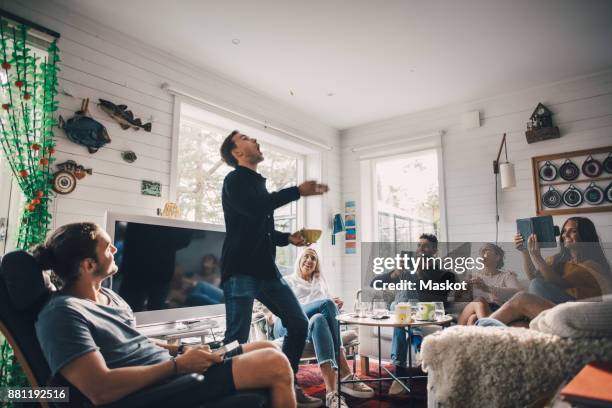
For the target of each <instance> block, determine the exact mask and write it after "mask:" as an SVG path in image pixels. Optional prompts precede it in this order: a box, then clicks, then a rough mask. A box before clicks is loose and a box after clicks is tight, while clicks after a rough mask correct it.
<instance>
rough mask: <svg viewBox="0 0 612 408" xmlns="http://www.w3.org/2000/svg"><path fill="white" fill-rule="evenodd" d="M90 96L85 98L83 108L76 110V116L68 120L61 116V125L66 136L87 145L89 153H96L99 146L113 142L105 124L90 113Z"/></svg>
mask: <svg viewBox="0 0 612 408" xmlns="http://www.w3.org/2000/svg"><path fill="white" fill-rule="evenodd" d="M88 106H89V98H88V99H83V103H82V104H81V110H79V111H77V112H75V114H74V116H73V117H72V118H70V119H68V120H67V121H64V118H62V117H61V116H60V117H59V127H60V129H64V132H66V136H68V139H70V140H71V141H72V142H74V143H77V144H80V145H83V146H85V147H87V150H88V151H89V153H95V152H97V151H98V149H99V148H101V147H102V146H104V145H105V144H107V143H110V142H111V138H110V136H109V135H108V132H107V131H106V128H105V127H104V125H102V124H101V123H100V122H98V121H97V120H95V119H93V118H92V117H91V116H90V115H89V111H88V110H87V107H88Z"/></svg>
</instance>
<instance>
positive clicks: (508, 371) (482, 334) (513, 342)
mask: <svg viewBox="0 0 612 408" xmlns="http://www.w3.org/2000/svg"><path fill="white" fill-rule="evenodd" d="M421 352H422V354H421V355H422V358H423V368H424V369H425V370H426V371H427V372H428V375H429V380H428V385H427V387H428V392H430V393H433V394H432V395H433V396H434V398H435V400H436V401H437V402H438V403H440V404H441V405H442V406H443V407H445V408H465V407H496V408H504V407H525V406H528V405H529V404H530V403H533V402H534V401H536V400H538V399H540V398H542V397H543V396H545V395H551V396H552V394H554V392H555V391H556V390H557V388H558V387H559V386H560V385H561V383H562V382H563V380H565V379H567V378H570V377H572V376H573V375H575V374H576V373H577V372H578V371H580V369H581V368H582V367H583V366H584V365H585V364H586V363H588V362H590V361H593V360H606V361H612V341H611V340H610V339H609V338H608V339H564V338H561V337H559V336H555V335H551V334H546V333H540V332H537V331H535V330H529V329H522V328H511V327H508V328H492V327H474V326H469V327H466V326H461V327H459V326H455V327H451V328H449V329H446V330H442V331H440V332H437V333H435V334H433V335H430V336H427V337H425V339H424V340H423V345H422V348H421Z"/></svg>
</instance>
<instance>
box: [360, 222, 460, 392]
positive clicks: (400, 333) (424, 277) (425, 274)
mask: <svg viewBox="0 0 612 408" xmlns="http://www.w3.org/2000/svg"><path fill="white" fill-rule="evenodd" d="M437 253H438V238H437V237H436V236H435V235H433V234H422V235H421V236H420V237H419V242H418V243H417V250H416V256H417V257H420V256H422V257H423V258H424V260H425V259H428V258H432V257H434V256H436V254H437ZM431 263H432V264H433V267H431V268H421V267H420V265H422V264H423V263H421V264H419V268H418V269H417V270H416V271H409V270H398V269H396V270H393V271H391V272H388V273H385V274H381V275H378V276H376V277H375V278H374V280H380V281H381V282H383V283H391V282H400V281H401V280H407V281H411V282H415V283H416V288H417V289H416V290H405V291H400V292H397V293H396V295H395V302H394V303H396V304H397V303H399V302H407V301H409V300H417V299H418V301H419V302H444V303H445V305H446V303H447V301H448V295H449V291H448V290H427V289H420V284H419V282H420V281H430V280H431V281H432V282H435V283H445V282H448V283H455V281H456V278H455V274H454V273H452V272H449V271H445V270H443V269H439V268H437V267H436V266H435V264H436V262H431ZM374 280H373V281H372V284H373V283H374ZM408 346H409V344H408V339H407V338H406V332H405V330H404V329H403V328H399V327H396V328H394V329H393V340H392V342H391V359H392V360H393V364H395V373H396V374H397V375H398V376H405V375H406V372H405V370H406V363H407V361H406V360H407V357H408ZM404 391H405V389H404V387H403V386H402V385H401V384H399V383H397V382H396V381H394V382H393V384H391V387H390V388H389V394H390V395H400V394H403V393H404Z"/></svg>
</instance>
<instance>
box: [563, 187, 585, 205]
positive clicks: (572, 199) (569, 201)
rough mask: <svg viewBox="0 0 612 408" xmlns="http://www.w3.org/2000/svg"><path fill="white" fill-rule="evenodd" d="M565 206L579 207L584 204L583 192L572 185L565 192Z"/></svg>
mask: <svg viewBox="0 0 612 408" xmlns="http://www.w3.org/2000/svg"><path fill="white" fill-rule="evenodd" d="M563 204H565V205H567V206H568V207H578V206H579V205H580V204H582V192H581V191H580V190H579V189H578V188H576V186H574V185H573V184H571V185H570V186H569V187H568V188H567V190H565V191H564V192H563Z"/></svg>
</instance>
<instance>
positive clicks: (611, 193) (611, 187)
mask: <svg viewBox="0 0 612 408" xmlns="http://www.w3.org/2000/svg"><path fill="white" fill-rule="evenodd" d="M606 200H608V202H610V203H612V183H610V184H608V187H606Z"/></svg>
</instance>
